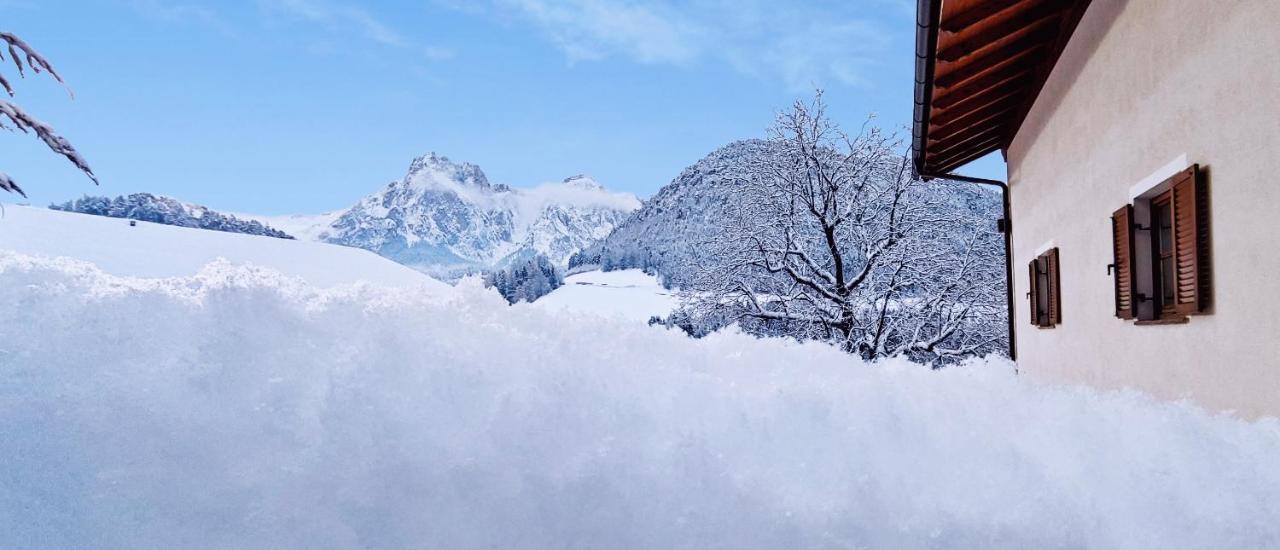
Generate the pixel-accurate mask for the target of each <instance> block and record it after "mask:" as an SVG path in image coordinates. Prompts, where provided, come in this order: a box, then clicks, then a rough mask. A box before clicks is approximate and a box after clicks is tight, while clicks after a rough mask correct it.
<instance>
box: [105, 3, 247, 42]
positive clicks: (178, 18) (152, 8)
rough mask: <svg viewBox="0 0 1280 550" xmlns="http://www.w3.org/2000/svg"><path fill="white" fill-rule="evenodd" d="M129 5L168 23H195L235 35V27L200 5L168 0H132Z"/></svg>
mask: <svg viewBox="0 0 1280 550" xmlns="http://www.w3.org/2000/svg"><path fill="white" fill-rule="evenodd" d="M129 5H130V6H131V7H132V8H133V9H134V11H137V12H138V13H141V14H142V15H144V16H146V17H149V18H151V19H155V20H158V21H164V22H167V23H195V24H198V25H204V26H206V27H210V28H213V29H214V30H217V31H218V32H221V33H223V34H227V35H233V34H235V27H233V26H232V25H231V24H230V23H228V22H227V21H226V20H225V19H223V18H222V16H221V15H220V14H219V13H218V12H217V11H215V10H214V9H212V8H210V7H208V6H202V5H198V4H183V3H176V2H169V1H166V0H131V1H130V2H129Z"/></svg>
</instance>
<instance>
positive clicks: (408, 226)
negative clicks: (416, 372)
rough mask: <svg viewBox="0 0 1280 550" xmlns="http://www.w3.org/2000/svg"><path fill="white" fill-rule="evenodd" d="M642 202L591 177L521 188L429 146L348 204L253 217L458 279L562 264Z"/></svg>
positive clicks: (442, 276) (604, 233)
mask: <svg viewBox="0 0 1280 550" xmlns="http://www.w3.org/2000/svg"><path fill="white" fill-rule="evenodd" d="M640 206H641V202H640V200H639V199H637V198H636V197H635V196H634V195H631V194H629V193H613V192H609V191H608V190H606V189H605V188H604V186H603V185H601V184H600V183H599V182H596V181H595V180H593V179H591V178H590V177H589V176H585V175H577V176H573V177H570V178H566V179H565V180H564V181H562V182H560V183H550V184H543V185H540V186H537V187H532V188H520V189H517V188H512V187H509V186H507V185H503V184H493V183H491V182H490V181H489V178H488V177H487V176H486V175H485V173H484V171H483V170H481V169H480V167H479V166H477V165H475V164H472V163H469V162H455V161H452V160H450V159H449V158H448V157H445V156H442V155H439V154H437V153H429V154H426V155H423V156H420V157H418V158H415V159H413V161H412V162H411V163H410V164H409V170H408V171H407V173H406V174H405V176H404V177H403V178H401V179H399V180H396V181H393V182H391V183H390V184H388V185H387V186H386V187H384V188H383V189H381V190H379V191H377V192H375V193H373V194H371V195H369V196H366V197H365V198H364V199H361V200H360V202H358V203H356V204H355V205H354V206H352V207H351V208H348V209H346V210H341V211H337V212H332V213H329V214H323V215H318V216H310V217H308V216H289V217H257V219H260V220H264V221H267V222H270V223H272V224H275V225H280V226H282V227H285V228H286V229H289V230H290V231H291V232H293V233H294V234H297V235H300V236H302V238H305V239H312V240H318V241H322V242H327V243H334V244H342V245H346V246H354V247H357V248H364V249H366V250H371V251H373V252H376V253H378V254H380V255H382V256H385V257H387V258H390V259H392V260H395V261H397V262H400V263H402V264H405V265H408V266H410V267H413V268H415V269H419V270H421V271H424V272H426V273H428V274H431V275H433V276H436V277H439V278H442V279H454V278H457V277H458V276H460V275H462V274H466V273H474V272H480V271H489V270H492V269H495V268H500V267H504V266H507V265H510V264H511V263H512V262H515V261H519V260H527V259H530V258H533V257H536V256H539V255H541V256H545V257H546V258H547V259H548V260H550V261H551V262H552V263H553V264H555V265H557V266H561V267H563V266H565V265H566V264H567V262H568V259H569V257H570V256H571V255H572V254H574V253H575V252H577V251H578V250H581V249H582V248H583V247H585V246H588V245H590V244H591V243H593V242H595V241H597V240H599V239H602V238H604V237H605V236H607V235H608V234H609V232H610V231H612V230H613V228H614V227H615V226H616V225H617V224H618V223H621V221H622V220H623V219H625V218H626V217H627V216H628V215H629V214H630V213H631V212H633V211H635V210H636V209H638V208H640Z"/></svg>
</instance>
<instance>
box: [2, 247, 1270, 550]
mask: <svg viewBox="0 0 1280 550" xmlns="http://www.w3.org/2000/svg"><path fill="white" fill-rule="evenodd" d="M272 240H274V239H272ZM282 242H283V241H282ZM0 456H3V457H4V466H3V467H2V468H0V547H4V548H53V547H58V548H84V547H92V548H353V547H362V548H392V547H417V548H611V549H616V548H854V547H871V548H935V547H956V548H987V547H1006V548H1062V547H1070V548H1078V547H1094V548H1124V547H1128V548H1171V547H1181V548H1196V547H1198V548H1242V547H1268V546H1269V547H1275V546H1276V545H1278V544H1280V522H1276V521H1275V518H1277V517H1280V460H1277V457H1280V422H1277V421H1276V420H1275V419H1266V420H1262V421H1259V422H1255V423H1246V422H1242V421H1238V420H1234V419H1231V418H1227V417H1214V416H1209V415H1206V414H1204V413H1202V412H1200V411H1198V410H1197V409H1194V408H1192V407H1190V406H1186V405H1181V404H1157V403H1153V402H1151V401H1149V400H1147V399H1146V398H1144V397H1141V396H1139V395H1136V394H1129V393H1098V392H1094V391H1091V390H1085V389H1079V388H1046V387H1038V386H1035V385H1033V384H1029V383H1027V382H1026V381H1024V380H1018V379H1016V378H1015V377H1014V376H1013V374H1012V373H1011V372H1010V368H1009V366H1008V365H1007V364H1004V363H994V364H989V365H980V364H975V365H969V366H966V367H961V368H949V369H944V370H942V371H937V372H933V371H929V370H927V369H924V368H920V367H919V366H914V365H908V364H903V363H889V364H881V365H875V366H868V365H863V364H859V363H857V362H856V361H854V360H853V359H852V358H850V357H849V356H846V355H843V354H841V353H839V352H837V351H835V350H833V349H830V348H828V347H826V346H823V345H821V344H796V343H790V342H786V341H781V340H755V339H752V338H750V337H746V336H742V335H734V334H718V335H713V336H711V337H709V338H706V339H704V340H691V339H688V338H686V337H684V336H683V335H682V334H680V333H679V332H677V331H666V330H662V329H659V328H654V327H646V326H641V325H638V324H636V323H635V322H634V321H627V320H622V319H617V320H602V319H598V318H592V319H586V318H582V319H577V318H560V317H555V316H553V315H552V314H549V313H547V312H545V311H542V310H540V309H538V308H533V307H520V308H512V307H508V306H507V305H506V303H505V302H503V301H502V300H501V298H499V297H498V296H497V295H496V294H495V293H493V292H489V291H485V290H483V289H480V288H478V287H477V285H476V284H475V281H474V280H468V281H466V282H464V283H463V285H462V286H461V287H460V288H458V289H457V290H456V292H454V293H452V295H448V294H445V295H434V296H429V295H426V294H425V293H421V292H412V291H410V290H406V289H393V288H375V287H372V286H368V285H365V286H359V287H351V288H341V287H338V288H331V289H327V290H318V289H316V288H314V287H311V286H308V285H306V284H305V283H303V282H301V281H300V280H297V279H291V278H286V277H281V276H279V275H276V274H273V273H270V272H265V271H260V270H253V269H249V268H244V267H234V266H229V265H227V264H217V265H214V266H212V267H210V268H208V269H206V270H204V271H202V272H201V273H200V274H199V275H197V276H195V277H190V278H177V279H167V280H149V281H148V280H139V279H119V278H115V277H113V276H109V275H105V274H103V273H101V272H99V271H97V270H96V269H94V268H92V267H90V266H87V265H85V264H79V263H75V262H72V261H70V260H40V259H32V258H29V257H25V256H19V255H15V254H12V253H8V252H0Z"/></svg>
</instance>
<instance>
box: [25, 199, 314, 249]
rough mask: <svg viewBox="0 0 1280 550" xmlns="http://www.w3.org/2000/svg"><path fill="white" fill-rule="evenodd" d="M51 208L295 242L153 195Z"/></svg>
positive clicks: (262, 226) (247, 222)
mask: <svg viewBox="0 0 1280 550" xmlns="http://www.w3.org/2000/svg"><path fill="white" fill-rule="evenodd" d="M49 208H52V209H54V210H64V211H67V212H79V213H81V214H93V215H95V216H106V217H109V218H128V219H131V220H138V221H144V222H153V223H159V224H164V225H176V226H180V227H195V228H199V229H211V230H214V231H225V232H228V233H244V234H247V235H262V236H266V237H277V238H281V239H292V238H293V237H292V236H290V235H288V234H287V233H285V232H283V231H280V230H278V229H273V228H272V227H270V226H268V225H266V224H263V223H261V222H258V221H255V220H249V219H241V218H238V217H236V216H234V215H231V214H224V213H221V212H217V211H214V210H210V209H209V208H206V207H204V206H200V205H198V204H187V203H184V202H181V201H178V200H176V199H173V198H170V197H164V196H160V195H152V194H151V193H134V194H132V195H127V196H120V197H116V198H109V197H90V196H85V197H82V198H79V199H76V200H73V201H67V202H65V203H62V204H52V205H49Z"/></svg>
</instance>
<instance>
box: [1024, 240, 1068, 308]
mask: <svg viewBox="0 0 1280 550" xmlns="http://www.w3.org/2000/svg"><path fill="white" fill-rule="evenodd" d="M1058 264H1059V262H1058V249H1057V248H1052V249H1050V250H1049V251H1048V252H1045V253H1044V254H1041V255H1040V256H1039V257H1037V258H1036V259H1034V260H1031V263H1030V265H1028V266H1027V268H1028V269H1027V272H1028V276H1029V277H1030V279H1031V286H1030V291H1029V292H1028V293H1027V297H1028V298H1029V299H1030V301H1031V324H1032V325H1034V326H1037V327H1040V328H1053V327H1055V326H1057V325H1058V324H1059V323H1061V322H1062V299H1061V297H1060V290H1061V287H1062V284H1061V277H1060V276H1059V274H1058V272H1059V269H1058Z"/></svg>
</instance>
